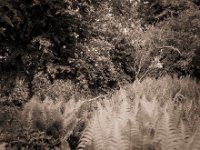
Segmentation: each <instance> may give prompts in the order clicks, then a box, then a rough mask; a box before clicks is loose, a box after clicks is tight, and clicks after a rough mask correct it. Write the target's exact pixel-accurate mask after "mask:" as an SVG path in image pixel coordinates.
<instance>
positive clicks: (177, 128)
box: [78, 76, 200, 150]
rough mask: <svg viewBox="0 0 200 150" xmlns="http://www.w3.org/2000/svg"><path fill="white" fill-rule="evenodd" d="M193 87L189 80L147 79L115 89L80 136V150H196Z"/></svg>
mask: <svg viewBox="0 0 200 150" xmlns="http://www.w3.org/2000/svg"><path fill="white" fill-rule="evenodd" d="M199 88H200V87H199V85H198V84H197V83H196V82H195V81H193V80H191V79H190V78H183V79H178V78H176V77H175V78H173V79H172V78H171V77H168V76H167V77H164V78H162V79H159V80H156V79H151V78H147V79H145V80H144V81H143V82H142V83H139V82H135V83H134V84H133V85H131V86H128V87H125V88H124V89H121V90H120V91H119V92H118V93H116V94H115V95H114V96H113V97H112V98H111V99H107V100H106V99H105V100H102V101H99V102H98V109H97V111H96V112H95V113H94V115H93V117H92V119H91V120H90V122H89V123H88V125H87V127H86V129H85V131H84V132H83V134H82V137H81V140H80V143H79V146H78V149H80V150H82V149H85V150H89V149H90V150H100V149H102V150H106V149H107V150H112V149H113V150H132V149H134V150H141V149H142V150H149V149H151V150H154V149H155V150H157V149H158V150H175V149H176V150H183V149H184V150H197V149H200V147H199V145H200V143H199V142H200V136H199V135H200V132H199V131H200V129H199V112H200V109H199V100H200V99H199V95H200V93H199V92H200V89H199Z"/></svg>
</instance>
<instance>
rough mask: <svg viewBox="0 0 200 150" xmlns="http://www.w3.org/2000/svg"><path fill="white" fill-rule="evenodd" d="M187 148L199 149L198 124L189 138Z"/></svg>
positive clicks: (199, 128)
mask: <svg viewBox="0 0 200 150" xmlns="http://www.w3.org/2000/svg"><path fill="white" fill-rule="evenodd" d="M187 150H200V127H199V126H198V128H197V130H196V132H195V133H194V135H193V136H192V137H191V138H190V139H189V142H188V145H187Z"/></svg>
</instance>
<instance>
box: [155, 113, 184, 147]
mask: <svg viewBox="0 0 200 150" xmlns="http://www.w3.org/2000/svg"><path fill="white" fill-rule="evenodd" d="M168 111H169V110H168ZM168 111H167V110H165V111H164V113H163V115H162V117H161V120H160V122H159V123H158V127H157V130H156V138H155V139H156V141H158V142H160V144H161V147H162V149H163V150H175V149H178V148H179V147H180V143H181V138H180V131H179V130H178V128H177V121H176V115H175V114H173V115H174V116H172V114H171V113H169V112H168Z"/></svg>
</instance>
